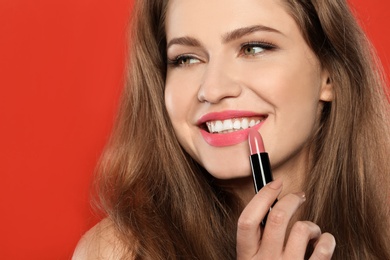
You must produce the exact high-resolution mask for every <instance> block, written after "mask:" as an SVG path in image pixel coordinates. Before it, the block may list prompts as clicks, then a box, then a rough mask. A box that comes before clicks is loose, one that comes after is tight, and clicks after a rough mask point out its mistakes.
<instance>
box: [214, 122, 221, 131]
mask: <svg viewBox="0 0 390 260" xmlns="http://www.w3.org/2000/svg"><path fill="white" fill-rule="evenodd" d="M213 128H214V129H213V131H214V132H222V131H223V123H222V121H216V122H215V124H214V127H213Z"/></svg>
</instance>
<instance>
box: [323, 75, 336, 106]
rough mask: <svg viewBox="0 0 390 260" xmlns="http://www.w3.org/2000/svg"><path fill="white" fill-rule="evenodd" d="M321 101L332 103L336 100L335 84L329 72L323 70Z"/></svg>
mask: <svg viewBox="0 0 390 260" xmlns="http://www.w3.org/2000/svg"><path fill="white" fill-rule="evenodd" d="M320 100H321V101H325V102H331V101H333V100H334V89H333V82H332V79H331V77H330V75H329V72H328V70H326V69H323V71H322V73H321V92H320Z"/></svg>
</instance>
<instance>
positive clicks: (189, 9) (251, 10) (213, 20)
mask: <svg viewBox="0 0 390 260" xmlns="http://www.w3.org/2000/svg"><path fill="white" fill-rule="evenodd" d="M286 8H287V7H286V5H284V4H283V3H282V0H169V2H168V7H167V15H166V23H165V30H166V34H167V38H168V39H170V38H172V37H177V36H180V35H181V34H190V35H196V34H197V33H202V35H206V37H207V33H209V34H210V36H213V35H215V33H218V32H219V33H221V34H222V33H224V32H226V31H231V30H234V29H236V28H238V27H245V26H253V25H256V24H259V25H263V26H267V27H271V28H275V29H277V30H279V31H281V32H283V33H288V32H290V31H292V30H293V29H295V28H294V27H296V24H295V21H294V19H293V18H292V17H291V16H290V15H289V13H288V12H287V9H286Z"/></svg>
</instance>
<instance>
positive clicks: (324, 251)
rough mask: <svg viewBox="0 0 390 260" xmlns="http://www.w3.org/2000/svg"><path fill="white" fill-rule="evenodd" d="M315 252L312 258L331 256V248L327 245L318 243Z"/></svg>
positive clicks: (319, 258)
mask: <svg viewBox="0 0 390 260" xmlns="http://www.w3.org/2000/svg"><path fill="white" fill-rule="evenodd" d="M315 253H316V255H315V258H314V259H318V260H326V259H330V258H331V257H332V255H333V249H331V248H329V247H327V246H324V245H318V247H317V249H316V252H315Z"/></svg>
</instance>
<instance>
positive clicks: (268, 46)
mask: <svg viewBox="0 0 390 260" xmlns="http://www.w3.org/2000/svg"><path fill="white" fill-rule="evenodd" d="M254 47H259V48H261V49H263V51H261V52H260V53H255V54H245V49H247V48H254ZM275 48H276V46H275V45H274V44H272V43H269V42H246V43H244V44H241V46H240V56H256V55H259V54H261V53H263V52H265V51H272V50H274V49H275ZM186 59H197V60H199V59H198V58H197V57H196V56H193V55H190V54H181V55H178V56H176V57H175V58H174V59H167V63H168V66H172V67H184V66H191V65H192V64H181V62H183V61H184V60H186ZM196 63H198V62H196Z"/></svg>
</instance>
